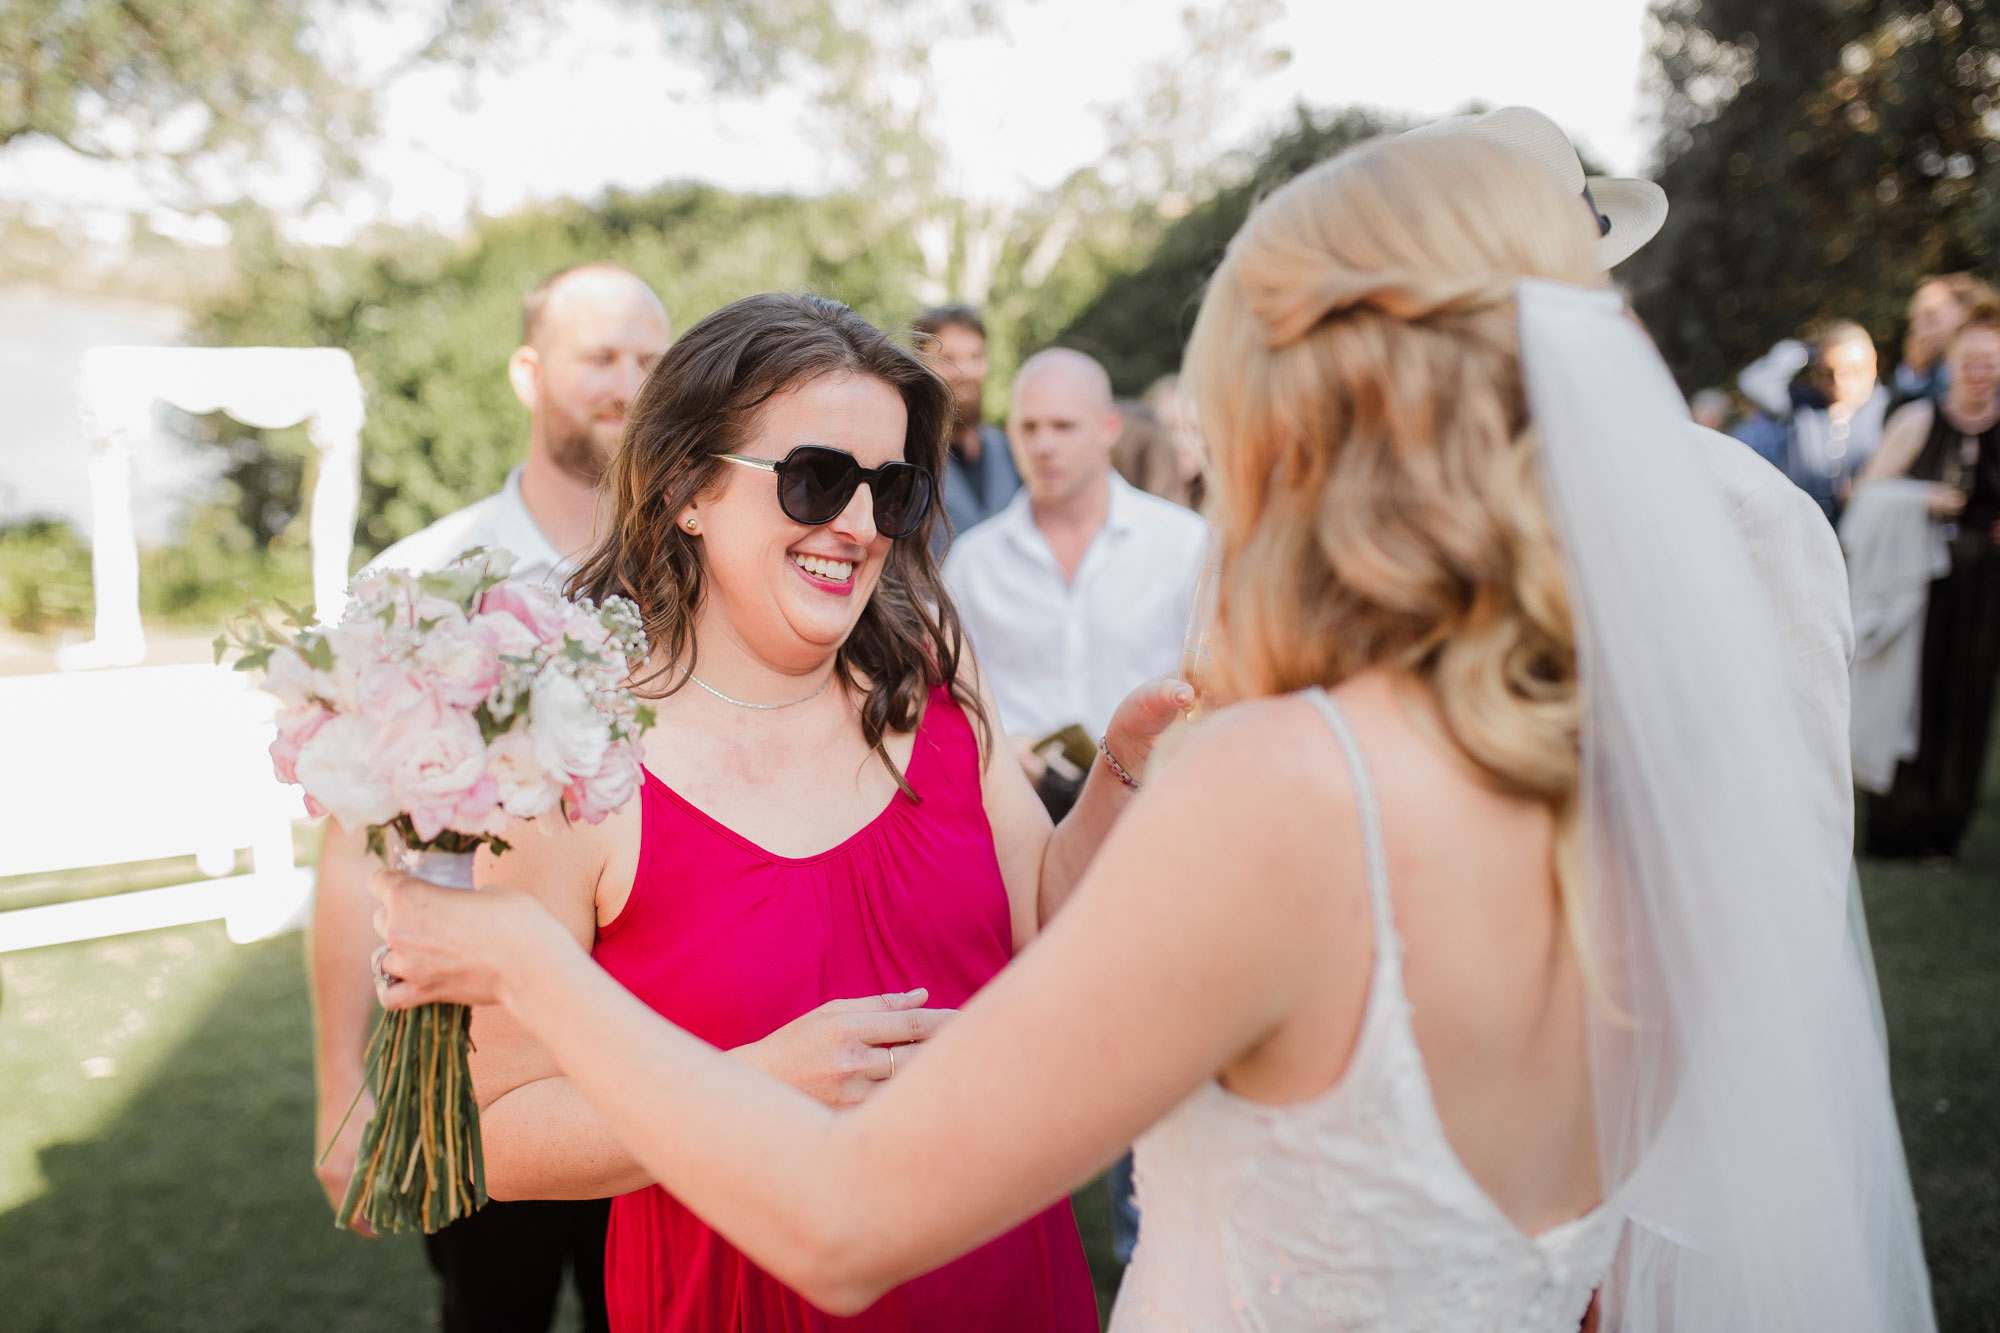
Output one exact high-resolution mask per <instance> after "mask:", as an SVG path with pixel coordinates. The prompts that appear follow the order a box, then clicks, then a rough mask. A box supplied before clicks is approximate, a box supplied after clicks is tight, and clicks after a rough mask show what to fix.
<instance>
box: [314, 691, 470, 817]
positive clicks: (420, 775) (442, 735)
mask: <svg viewBox="0 0 2000 1333" xmlns="http://www.w3.org/2000/svg"><path fill="white" fill-rule="evenodd" d="M388 741H389V743H388V749H387V750H386V751H385V752H384V754H383V756H382V760H383V768H384V770H385V771H386V772H387V774H388V779H389V790H390V791H391V792H393V793H394V795H395V798H396V804H397V806H398V807H400V808H401V809H402V810H403V811H404V812H405V813H407V814H408V815H409V816H410V822H411V823H412V824H414V825H416V829H417V836H418V837H419V838H422V839H423V840H424V841H426V842H428V841H430V840H431V839H432V838H435V837H436V836H437V835H438V834H440V833H442V832H444V831H445V830H446V829H448V828H451V827H453V825H452V816H453V815H454V814H456V813H457V811H458V806H459V803H460V802H461V801H463V800H465V799H466V797H467V796H468V795H469V794H470V793H471V792H472V789H473V788H474V787H476V786H478V785H479V779H480V777H481V776H482V775H483V774H484V773H485V771H486V743H485V741H483V740H481V739H480V736H479V724H478V723H477V722H474V721H473V720H472V718H471V717H469V716H468V715H466V714H464V713H459V712H450V711H447V712H445V713H444V714H443V715H442V716H440V717H439V718H438V719H437V720H436V722H435V723H433V724H431V725H425V726H421V727H415V728H404V727H402V726H400V725H399V726H397V727H396V728H395V729H394V730H393V731H392V732H390V733H388ZM341 822H342V823H343V824H344V823H346V822H347V821H346V820H342V821H341ZM462 831H463V832H477V831H478V830H472V829H467V830H462Z"/></svg>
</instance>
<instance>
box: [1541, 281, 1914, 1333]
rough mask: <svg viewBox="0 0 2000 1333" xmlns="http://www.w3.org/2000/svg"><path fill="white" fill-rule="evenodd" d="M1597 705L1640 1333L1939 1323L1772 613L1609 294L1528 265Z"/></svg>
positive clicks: (1595, 743) (1608, 1166) (1669, 386)
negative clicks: (1835, 910)
mask: <svg viewBox="0 0 2000 1333" xmlns="http://www.w3.org/2000/svg"><path fill="white" fill-rule="evenodd" d="M1518 297H1519V308H1520V331H1521V354H1522V367H1523V376H1524V379H1525V381H1526V385H1527V390H1528V396H1529V403H1530V412H1531V416H1532V418H1533V420H1534V422H1535V425H1536V428H1537V430H1538V432H1539V435H1540V445H1541V456H1542V458H1543V461H1544V468H1545V475H1546V484H1547V489H1548V493H1549V499H1550V506H1551V512H1552V516H1553V518H1554V520H1555V523H1556V526H1557V529H1558V531H1559V533H1560V536H1561V541H1562V543H1563V547H1564V550H1565V553H1566V556H1567V559H1568V567H1569V568H1568V573H1569V579H1570V598H1571V609H1572V614H1573V616H1574V618H1575V621H1576V625H1577V630H1578V646H1579V657H1580V667H1581V672H1582V680H1583V688H1584V698H1585V705H1586V715H1585V728H1584V745H1583V750H1584V756H1583V757H1584V784H1585V786H1584V826H1585V868H1584V873H1585V892H1586V900H1585V901H1586V904H1587V913H1588V921H1589V923H1590V931H1591V938H1592V942H1593V950H1594V952H1593V960H1594V963H1595V966H1596V968H1597V971H1598V976H1599V981H1600V984H1601V989H1602V996H1601V999H1600V1002H1599V1003H1598V1004H1597V1006H1596V1008H1595V1009H1594V1013H1593V1019H1592V1041H1591V1052H1592V1062H1593V1071H1594V1076H1595V1080H1596V1091H1597V1101H1598V1106H1597V1131H1598V1136H1599V1151H1600V1155H1601V1158H1602V1164H1603V1169H1604V1178H1605V1182H1606V1190H1607V1194H1608V1196H1609V1197H1610V1198H1611V1199H1612V1200H1613V1202H1614V1205H1615V1206H1616V1207H1617V1208H1619V1209H1620V1210H1622V1211H1623V1212H1624V1213H1625V1215H1626V1216H1627V1218H1628V1222H1627V1225H1626V1229H1625V1236H1624V1239H1623V1243H1622V1245H1621V1249H1620V1255H1619V1260H1618V1263H1617V1265H1616V1266H1615V1268H1614V1270H1613V1275H1612V1278H1611V1280H1610V1282H1609V1283H1608V1284H1607V1286H1606V1288H1605V1291H1604V1315H1605V1321H1604V1327H1605V1328H1606V1329H1607V1330H1619V1331H1620V1333H1667V1331H1668V1330H1674V1329H1681V1330H1686V1329H1701V1330H1704V1333H1734V1331H1736V1330H1742V1331H1743V1333H1750V1331H1751V1330H1755V1331H1756V1333H1808V1331H1810V1333H1837V1331H1839V1330H1853V1331H1854V1333H1862V1331H1863V1330H1868V1331H1870V1333H1884V1331H1888V1330H1896V1331H1901V1330H1929V1329H1932V1328H1933V1327H1934V1319H1933V1316H1932V1314H1931V1307H1930V1292H1929V1284H1928V1279H1927V1276H1926V1272H1925V1268H1924V1259H1923V1252H1922V1247H1921V1245H1920V1243H1919V1239H1918V1232H1917V1221H1916V1211H1915V1206H1914V1203H1913V1201H1912V1198H1911V1194H1910V1186H1909V1179H1908V1172H1907V1168H1906V1167H1905V1164H1904V1159H1903V1151H1902V1141H1901V1138H1900V1136H1899V1134H1898V1131H1897V1126H1896V1118H1895V1112H1894V1107H1893V1105H1892V1104H1891V1101H1890V1096H1889V1081H1888V1068H1887V1057H1886V1052H1885V1051H1884V1049H1883V1046H1882V1043H1881V1041H1880V1040H1879V1038H1878V1036H1877V1033H1876V1028H1875V1020H1874V1018H1873V1013H1874V1006H1875V1003H1876V999H1875V991H1874V981H1873V976H1872V972H1871V971H1870V970H1869V968H1868V965H1867V957H1866V940H1865V937H1862V936H1860V935H1859V934H1858V932H1856V931H1855V930H1853V929H1852V928H1851V927H1850V929H1849V931H1848V932H1847V933H1846V935H1845V936H1844V937H1843V935H1842V934H1841V933H1840V932H1839V931H1837V930H1834V929H1832V928H1830V927H1829V926H1828V925H1827V924H1826V923H1827V920H1828V914H1827V912H1826V909H1825V904H1826V902H1827V901H1828V899H1829V897H1830V896H1831V897H1834V898H1836V899H1838V898H1841V897H1844V896H1845V893H1844V886H1841V885H1837V884H1833V883H1831V882H1828V877H1829V876H1830V875H1832V874H1834V873H1836V867H1837V866H1840V865H1844V862H1845V852H1844V849H1842V852H1841V855H1839V856H1837V857H1836V856H1832V855H1829V853H1828V847H1829V846H1830V845H1833V844H1837V842H1838V840H1839V839H1840V837H1841V823H1842V821H1841V820H1840V819H1839V817H1838V813H1837V812H1838V810H1839V802H1838V795H1839V793H1838V791H1837V790H1836V787H1835V785H1834V780H1833V776H1832V775H1830V774H1828V773H1827V772H1826V770H1825V765H1824V764H1821V763H1817V762H1815V760H1814V757H1813V752H1812V750H1811V748H1810V747H1809V745H1808V743H1807V740H1806V730H1805V724H1804V721H1803V719H1802V713H1801V708H1800V704H1799V701H1798V698H1797V691H1796V686H1795V683H1794V682H1793V680H1792V678H1791V674H1790V672H1789V670H1788V668H1787V665H1786V662H1785V658H1784V655H1783V652H1782V649H1781V646H1780V641H1779V637H1778V634H1777V631H1776V628H1775V625H1776V612H1775V610H1774V608H1773V607H1772V606H1771V604H1770V602H1769V599H1768V597H1767V595H1766V593H1765V592H1764V590H1763V588H1762V587H1761V585H1760V583H1759V581H1758V579H1757V577H1756V574H1755V572H1754V569H1753V567H1752V565H1751V562H1750V559H1749V556H1748V555H1747V553H1746V550H1745V548H1744V546H1743V544H1742V541H1741V539H1740V537H1739V536H1738V534H1737V533H1736V532H1735V530H1734V529H1733V528H1732V526H1731V525H1730V523H1729V521H1728V518H1727V515H1726V514H1725V513H1724V511H1723V509H1722V506H1721V503H1720V501H1719V499H1718V497H1717V496H1716V494H1715V491H1714V488H1713V486H1712V485H1710V483H1709V482H1708V480H1707V478H1706V477H1705V476H1704V474H1703V472H1702V469H1701V467H1700V464H1699V460H1698V459H1697V457H1696V455H1695V454H1694V451H1693V450H1692V449H1690V448H1689V446H1688V434H1687V432H1688V426H1687V414H1686V408H1685V406H1684V404H1683V403H1682V401H1681V398H1680V394H1679V392H1678V391H1677V389H1676V388H1675V386H1674V383H1673V380H1672V378H1671V377H1670V376H1669V374H1668V373H1667V370H1666V367H1665V365H1664V364H1663V363H1662V362H1661V361H1660V359H1659V356H1658V354H1657V353H1656V352H1655V351H1654V349H1653V347H1652V345H1651V343H1650V342H1649V341H1648V340H1647V338H1646V336H1645V334H1644V332H1643V331H1642V330H1641V329H1640V328H1639V326H1638V324H1637V323H1636V322H1635V321H1633V320H1632V319H1631V318H1630V317H1629V316H1628V315H1627V314H1626V312H1625V310H1624V308H1623V304H1622V302H1621V301H1620V299H1619V298H1618V297H1617V295H1616V294H1614V293H1611V292H1608V291H1599V290H1584V289H1579V288H1573V287H1567V286H1563V285H1561V284H1555V283H1549V282H1543V281H1537V280H1531V281H1527V282H1524V283H1522V284H1521V286H1520V288H1519V292H1518Z"/></svg>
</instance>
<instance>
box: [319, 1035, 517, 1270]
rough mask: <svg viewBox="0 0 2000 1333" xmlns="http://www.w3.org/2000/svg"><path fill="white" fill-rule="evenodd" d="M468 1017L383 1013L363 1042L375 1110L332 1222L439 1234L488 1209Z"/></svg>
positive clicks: (362, 1135) (344, 1225)
mask: <svg viewBox="0 0 2000 1333" xmlns="http://www.w3.org/2000/svg"><path fill="white" fill-rule="evenodd" d="M471 1026H472V1011H471V1010H470V1009H468V1008H466V1007H465V1006H464V1005H462V1004H425V1005H419V1006H417V1007H416V1008H415V1009H401V1010H395V1011H393V1012H384V1013H383V1014H382V1016H381V1018H379V1019H378V1020H376V1023H375V1033H374V1035H373V1036H372V1037H370V1038H369V1041H368V1086H370V1087H372V1088H373V1089H375V1106H376V1111H375V1115H374V1116H373V1118H371V1119H370V1120H369V1121H368V1125H367V1128H365V1129H364V1130H362V1133H361V1152H360V1155H359V1156H358V1157H356V1158H355V1162H354V1174H353V1176H351V1177H350V1178H349V1179H348V1182H347V1197H346V1198H344V1199H342V1200H341V1203H340V1213H339V1215H338V1216H337V1217H336V1218H335V1221H336V1223H337V1224H338V1225H340V1226H342V1227H352V1226H353V1223H354V1219H355V1218H356V1217H365V1218H367V1219H368V1222H369V1224H370V1225H371V1226H373V1227H374V1228H375V1229H376V1230H377V1231H382V1232H403V1231H425V1232H431V1231H438V1230H440V1229H442V1228H443V1227H445V1226H447V1225H449V1224H450V1223H452V1222H455V1221H457V1220H458V1219H459V1218H462V1217H470V1216H471V1215H472V1214H473V1213H474V1212H476V1211H477V1210H478V1209H479V1208H480V1207H482V1206H483V1205H484V1204H485V1203H486V1159H485V1156H484V1152H483V1149H482V1147H481V1144H480V1139H479V1103H478V1102H477V1100H475V1099H474V1097H473V1094H472V1069H471V1066H470V1063H469V1061H468V1060H467V1055H468V1053H469V1052H470V1050H471V1046H472V1043H471V1039H470V1030H471Z"/></svg>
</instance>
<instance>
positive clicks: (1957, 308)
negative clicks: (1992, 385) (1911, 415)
mask: <svg viewBox="0 0 2000 1333" xmlns="http://www.w3.org/2000/svg"><path fill="white" fill-rule="evenodd" d="M1995 299H1996V293H1995V292H1994V290H1993V289H1992V288H1991V287H1988V286H1987V285H1986V284H1985V283H1983V282H1981V281H1980V280H1979V279H1977V278H1975V277H1973V276H1972V275H1971V274H1970V273H1945V274H1941V275H1939V276H1936V277H1930V278H1925V279H1923V280H1922V281H1921V282H1919V283H1918V284H1917V290H1916V291H1915V292H1913V293H1911V295H1910V327H1909V330H1908V332H1906V333H1905V334H1904V335H1903V359H1902V361H1901V362H1900V363H1899V364H1898V365H1897V366H1896V374H1895V377H1894V380H1893V384H1892V387H1893V389H1894V392H1895V399H1896V401H1895V402H1894V403H1893V404H1891V406H1892V408H1894V407H1900V406H1902V405H1903V404H1904V403H1907V402H1910V401H1912V400H1914V399H1918V398H1922V399H1926V400H1928V401H1931V402H1935V401H1937V400H1938V399H1940V398H1942V397H1944V391H1945V385H1946V383H1947V382H1948V374H1947V372H1946V370H1945V355H1944V353H1945V348H1946V346H1947V345H1949V344H1950V342H1951V336H1952V335H1953V334H1954V333H1957V332H1958V327H1959V325H1961V324H1963V323H1965V317H1966V314H1967V313H1968V312H1969V311H1971V309H1972V308H1973V307H1974V306H1976V305H1981V304H1984V303H1986V302H1990V301H1993V300H1995Z"/></svg>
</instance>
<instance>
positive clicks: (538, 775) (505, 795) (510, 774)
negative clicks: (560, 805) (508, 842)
mask: <svg viewBox="0 0 2000 1333" xmlns="http://www.w3.org/2000/svg"><path fill="white" fill-rule="evenodd" d="M486 772H487V775H488V776H489V777H491V778H492V779H493V782H494V785H495V787H496V789H497V791H498V796H499V800H500V804H501V805H502V806H503V807H504V808H505V809H506V811H507V813H508V814H510V815H512V816H514V818H516V819H534V818H535V817H537V816H538V815H544V814H547V813H548V812H549V811H550V810H552V809H554V808H555V803H556V802H557V801H558V800H560V799H561V798H562V780H561V779H560V778H558V777H551V776H550V775H549V772H548V770H547V769H545V768H543V767H542V765H541V761H540V760H539V759H537V758H536V757H535V742H534V738H533V737H531V736H529V735H528V734H527V733H526V732H525V731H520V730H516V731H510V732H508V733H507V734H506V735H504V736H501V737H499V738H498V739H496V740H495V741H494V742H493V744H491V745H490V746H488V747H487V748H486Z"/></svg>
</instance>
